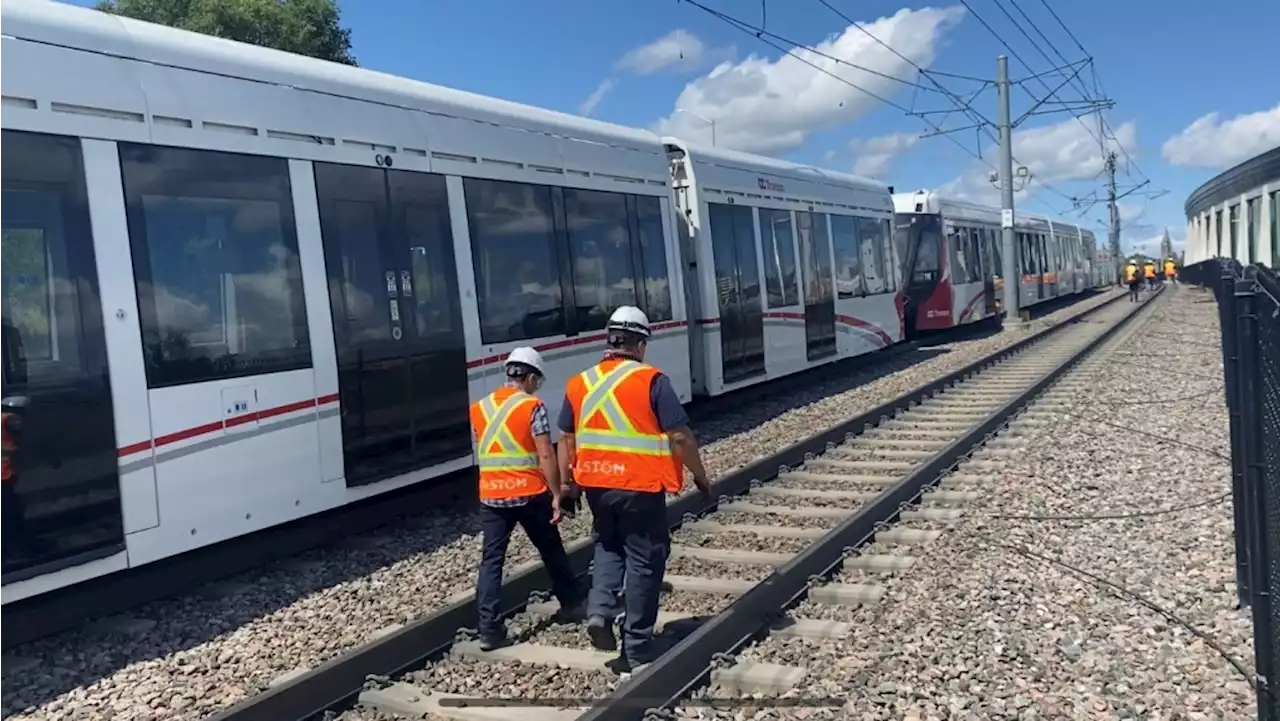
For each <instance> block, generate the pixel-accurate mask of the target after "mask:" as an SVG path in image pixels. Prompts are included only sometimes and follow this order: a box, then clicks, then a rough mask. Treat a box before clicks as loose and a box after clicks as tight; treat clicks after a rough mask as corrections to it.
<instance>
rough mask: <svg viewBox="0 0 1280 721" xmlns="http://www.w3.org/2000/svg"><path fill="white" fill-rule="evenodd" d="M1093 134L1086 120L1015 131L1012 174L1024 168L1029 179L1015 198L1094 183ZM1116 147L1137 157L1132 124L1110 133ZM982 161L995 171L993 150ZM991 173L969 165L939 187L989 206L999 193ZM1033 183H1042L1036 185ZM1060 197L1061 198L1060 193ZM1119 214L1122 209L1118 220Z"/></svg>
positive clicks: (1097, 153)
mask: <svg viewBox="0 0 1280 721" xmlns="http://www.w3.org/2000/svg"><path fill="white" fill-rule="evenodd" d="M1097 132H1098V131H1097V128H1096V125H1094V124H1093V123H1092V122H1091V121H1090V118H1088V117H1085V118H1080V119H1076V118H1067V119H1066V120H1063V121H1061V122H1058V123H1054V124H1052V125H1042V126H1039V127H1035V128H1030V129H1027V130H1015V131H1014V133H1013V157H1014V160H1015V164H1014V169H1015V170H1016V169H1017V167H1018V165H1023V166H1026V168H1027V170H1028V172H1030V174H1031V176H1032V178H1033V179H1032V180H1031V181H1030V182H1029V183H1026V182H1023V181H1018V187H1020V188H1021V189H1020V190H1019V191H1018V192H1017V193H1015V196H1016V197H1018V198H1026V197H1027V196H1029V195H1032V194H1037V193H1042V192H1043V191H1044V185H1043V184H1042V183H1050V184H1054V185H1057V184H1059V183H1063V182H1070V181H1089V180H1093V179H1094V178H1095V177H1100V176H1099V173H1100V172H1101V171H1102V167H1103V160H1104V159H1103V155H1102V149H1101V148H1100V147H1099V145H1098V138H1097ZM1115 137H1116V141H1118V142H1119V148H1123V149H1124V151H1125V152H1127V153H1128V154H1129V155H1130V156H1136V155H1137V154H1138V130H1137V126H1135V125H1134V123H1133V122H1127V123H1122V124H1121V125H1120V126H1119V127H1117V128H1115ZM1116 141H1110V140H1109V141H1108V147H1109V148H1112V149H1117V148H1115V146H1116ZM1120 156H1121V157H1120V160H1119V162H1120V163H1121V164H1122V165H1123V163H1124V153H1120ZM983 157H984V158H986V160H987V162H988V163H991V164H992V165H997V166H998V162H997V161H998V160H999V158H1000V153H999V147H998V146H997V145H995V144H992V145H990V146H989V147H987V148H985V149H984V150H983ZM990 172H991V169H990V168H988V167H987V166H986V165H983V164H981V163H978V162H977V161H974V163H973V165H972V167H971V168H970V169H969V170H968V171H966V172H965V173H964V174H963V175H961V176H960V177H958V178H956V179H955V180H953V181H951V182H949V183H947V184H945V185H943V186H942V188H941V190H942V191H943V192H945V193H947V194H950V195H955V196H958V197H960V198H964V199H967V200H972V201H974V202H979V203H989V204H995V203H999V202H1000V190H999V188H998V187H997V186H996V185H994V184H992V183H991V182H990V181H989V180H988V179H987V175H988V173H990ZM1037 180H1039V181H1042V183H1038V182H1036V181H1037ZM1063 192H1066V191H1065V190H1064V191H1063ZM1058 201H1059V202H1057V203H1055V204H1056V205H1061V206H1064V207H1065V206H1066V205H1067V201H1066V199H1065V198H1059V199H1058ZM1124 212H1125V211H1124V210H1123V209H1122V210H1121V213H1122V215H1123V213H1124Z"/></svg>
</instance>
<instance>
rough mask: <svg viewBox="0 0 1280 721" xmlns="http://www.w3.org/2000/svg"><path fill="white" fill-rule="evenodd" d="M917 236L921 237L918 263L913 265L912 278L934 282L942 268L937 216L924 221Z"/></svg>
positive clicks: (917, 248)
mask: <svg viewBox="0 0 1280 721" xmlns="http://www.w3.org/2000/svg"><path fill="white" fill-rule="evenodd" d="M917 217H922V216H917ZM916 237H917V238H918V239H919V243H918V245H917V247H916V263H915V265H914V266H913V267H912V271H911V279H912V280H913V281H915V282H917V283H928V282H932V281H933V280H934V279H935V278H937V277H938V272H939V270H940V269H941V259H940V258H939V253H938V250H939V245H940V243H939V241H938V229H937V221H936V218H935V219H934V222H932V223H929V222H924V223H922V227H921V229H920V233H919V235H917V236H916Z"/></svg>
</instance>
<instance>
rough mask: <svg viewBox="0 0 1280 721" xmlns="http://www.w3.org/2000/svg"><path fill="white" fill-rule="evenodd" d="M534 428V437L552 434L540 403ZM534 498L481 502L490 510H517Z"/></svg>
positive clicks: (544, 409) (545, 410) (536, 409)
mask: <svg viewBox="0 0 1280 721" xmlns="http://www.w3.org/2000/svg"><path fill="white" fill-rule="evenodd" d="M530 425H531V426H532V427H533V435H534V436H545V435H550V434H551V419H550V418H549V417H548V416H547V407H546V406H545V405H543V404H542V401H538V407H537V408H534V409H533V421H532V422H531V423H530ZM530 498H532V496H523V497H521V498H502V499H496V498H486V499H484V500H481V501H480V502H481V503H483V504H484V505H486V506H489V507H490V508H515V507H517V506H523V505H525V504H526V503H528V502H529V499H530Z"/></svg>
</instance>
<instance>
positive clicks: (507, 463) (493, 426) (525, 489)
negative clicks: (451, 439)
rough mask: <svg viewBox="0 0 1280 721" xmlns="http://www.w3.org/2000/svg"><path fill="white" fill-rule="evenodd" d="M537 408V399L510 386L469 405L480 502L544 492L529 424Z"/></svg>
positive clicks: (536, 450)
mask: <svg viewBox="0 0 1280 721" xmlns="http://www.w3.org/2000/svg"><path fill="white" fill-rule="evenodd" d="M537 407H538V399H537V398H535V397H534V396H531V395H529V394H528V393H525V392H524V391H521V390H519V389H516V388H511V387H510V386H503V387H502V388H499V389H498V390H496V391H494V392H493V393H490V394H489V395H487V396H485V397H484V398H481V399H480V400H479V401H477V402H475V403H472V404H471V428H472V430H473V431H474V432H475V439H476V458H477V460H478V465H479V466H480V499H481V500H506V499H508V498H523V497H525V496H536V495H538V494H540V493H543V492H545V491H546V490H547V479H545V478H543V477H542V469H541V468H540V467H539V466H538V449H537V446H535V445H534V444H533V428H532V425H531V424H532V422H533V412H534V410H536V409H537Z"/></svg>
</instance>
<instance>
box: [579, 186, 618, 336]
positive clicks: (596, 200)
mask: <svg viewBox="0 0 1280 721" xmlns="http://www.w3.org/2000/svg"><path fill="white" fill-rule="evenodd" d="M564 208H565V219H566V221H567V222H566V227H567V228H568V232H569V258H570V262H571V263H572V266H573V288H574V298H575V299H576V300H575V302H576V304H577V315H578V329H579V330H600V329H601V328H604V325H605V322H607V321H608V320H609V314H610V313H612V312H613V309H614V308H617V307H618V306H620V305H636V272H635V268H634V267H633V263H632V255H631V233H630V228H629V224H628V219H627V196H625V195H622V194H620V193H607V192H603V191H599V190H569V189H565V190H564Z"/></svg>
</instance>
